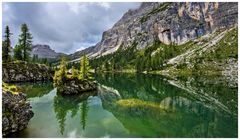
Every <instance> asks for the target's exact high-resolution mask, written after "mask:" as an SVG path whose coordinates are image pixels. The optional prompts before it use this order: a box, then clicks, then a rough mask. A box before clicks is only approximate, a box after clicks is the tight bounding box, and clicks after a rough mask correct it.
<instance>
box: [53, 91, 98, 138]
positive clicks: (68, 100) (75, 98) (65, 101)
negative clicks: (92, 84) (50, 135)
mask: <svg viewBox="0 0 240 140" xmlns="http://www.w3.org/2000/svg"><path fill="white" fill-rule="evenodd" d="M94 95H96V92H89V93H84V95H68V96H66V95H65V96H64V95H61V94H57V95H56V96H55V97H54V111H55V114H56V118H57V120H58V123H59V128H60V133H61V134H62V135H63V133H64V130H65V125H66V124H65V121H66V116H67V113H68V112H70V113H71V118H73V117H75V116H76V115H77V113H78V111H79V110H80V121H81V125H82V128H83V129H85V128H86V122H87V114H88V102H87V99H88V97H89V96H94Z"/></svg>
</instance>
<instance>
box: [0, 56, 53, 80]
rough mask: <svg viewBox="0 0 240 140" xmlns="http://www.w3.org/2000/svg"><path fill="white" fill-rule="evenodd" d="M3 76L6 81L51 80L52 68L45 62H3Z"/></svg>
mask: <svg viewBox="0 0 240 140" xmlns="http://www.w3.org/2000/svg"><path fill="white" fill-rule="evenodd" d="M2 66H3V69H2V70H3V72H2V77H3V81H4V82H7V83H9V82H28V81H49V80H51V79H52V77H53V72H52V70H51V69H50V68H49V67H48V66H46V65H44V64H31V63H27V62H24V61H19V62H12V63H7V64H6V63H3V65H2Z"/></svg>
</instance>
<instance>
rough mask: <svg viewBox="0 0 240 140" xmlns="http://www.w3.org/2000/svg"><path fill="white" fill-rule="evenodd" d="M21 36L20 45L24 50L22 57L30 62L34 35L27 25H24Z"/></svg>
mask: <svg viewBox="0 0 240 140" xmlns="http://www.w3.org/2000/svg"><path fill="white" fill-rule="evenodd" d="M21 32H22V33H21V34H20V35H19V40H18V44H19V46H20V47H21V49H22V53H23V54H22V55H23V56H22V57H23V60H24V61H28V59H29V55H30V54H29V51H31V50H32V35H31V33H30V32H29V29H28V27H27V24H25V23H24V24H22V26H21Z"/></svg>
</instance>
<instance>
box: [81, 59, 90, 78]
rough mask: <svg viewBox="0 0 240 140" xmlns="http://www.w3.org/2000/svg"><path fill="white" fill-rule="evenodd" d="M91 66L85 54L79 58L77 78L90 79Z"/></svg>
mask: <svg viewBox="0 0 240 140" xmlns="http://www.w3.org/2000/svg"><path fill="white" fill-rule="evenodd" d="M90 70H91V67H90V65H89V60H88V58H87V56H86V55H84V56H83V57H82V58H81V59H80V74H79V79H91V76H90Z"/></svg>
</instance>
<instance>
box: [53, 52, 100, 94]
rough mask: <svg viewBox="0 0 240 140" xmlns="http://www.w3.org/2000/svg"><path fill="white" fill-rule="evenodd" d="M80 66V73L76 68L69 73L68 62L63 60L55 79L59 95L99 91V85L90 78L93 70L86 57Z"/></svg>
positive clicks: (82, 59) (81, 60)
mask: <svg viewBox="0 0 240 140" xmlns="http://www.w3.org/2000/svg"><path fill="white" fill-rule="evenodd" d="M80 65H81V66H80V71H78V70H77V69H75V68H74V67H72V68H71V70H69V71H67V68H66V61H65V60H64V59H62V61H61V64H60V66H59V68H58V70H57V71H55V74H54V78H53V82H54V86H55V87H56V88H57V92H58V93H61V94H65V95H70V94H83V93H84V92H87V91H94V90H97V83H96V82H95V81H93V78H92V77H91V76H90V75H91V74H90V70H91V68H90V66H89V60H88V58H87V57H86V55H84V56H83V57H82V58H81V59H80Z"/></svg>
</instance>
